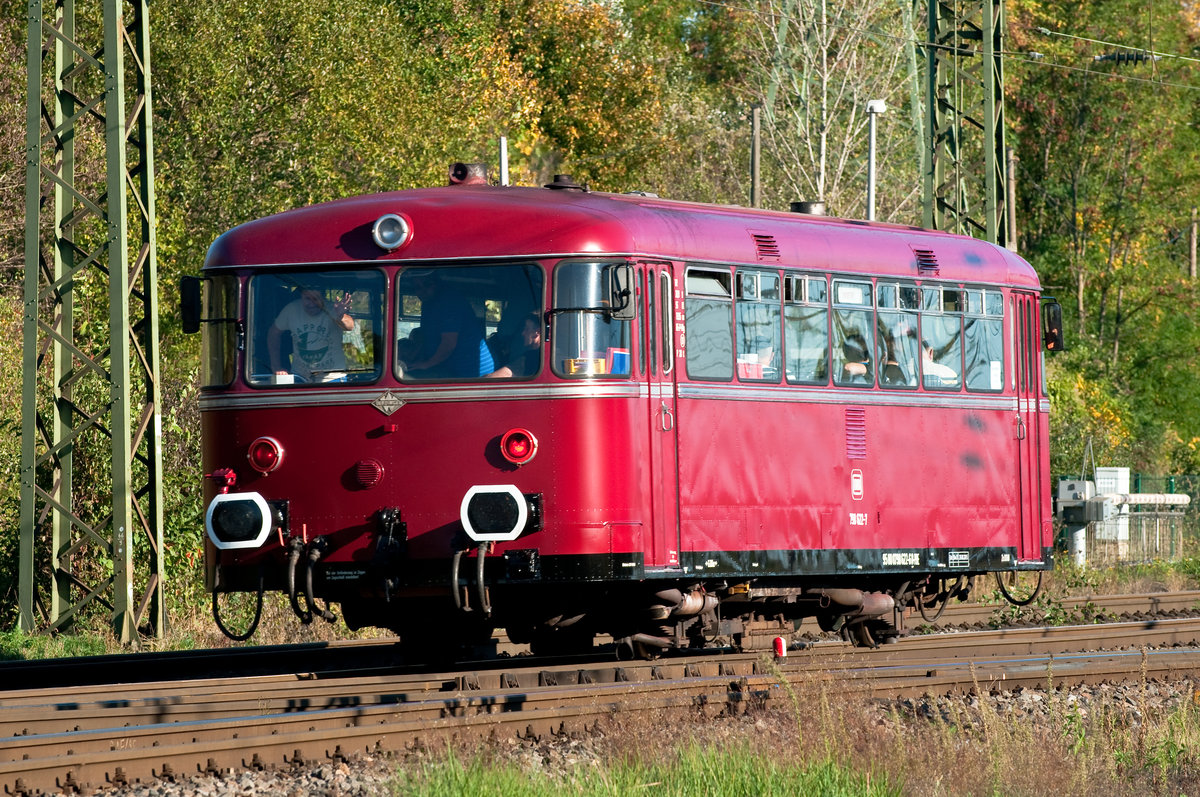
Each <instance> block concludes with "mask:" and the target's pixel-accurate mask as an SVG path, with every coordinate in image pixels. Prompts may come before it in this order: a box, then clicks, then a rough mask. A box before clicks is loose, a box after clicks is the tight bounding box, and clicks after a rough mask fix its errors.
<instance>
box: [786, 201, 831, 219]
mask: <svg viewBox="0 0 1200 797" xmlns="http://www.w3.org/2000/svg"><path fill="white" fill-rule="evenodd" d="M789 207H790V208H791V210H792V212H793V213H804V214H806V215H809V216H824V215H825V203H824V202H793V203H792V204H791V205H790V206H789Z"/></svg>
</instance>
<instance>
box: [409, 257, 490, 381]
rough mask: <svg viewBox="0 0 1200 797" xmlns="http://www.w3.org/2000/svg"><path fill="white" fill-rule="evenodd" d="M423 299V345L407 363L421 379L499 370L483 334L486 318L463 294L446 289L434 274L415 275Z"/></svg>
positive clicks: (466, 375)
mask: <svg viewBox="0 0 1200 797" xmlns="http://www.w3.org/2000/svg"><path fill="white" fill-rule="evenodd" d="M414 290H415V292H416V294H417V297H418V298H419V299H420V300H421V349H420V351H419V352H418V353H417V356H416V357H415V358H414V362H410V363H407V371H408V375H410V376H413V377H417V378H420V379H460V378H472V377H480V376H487V375H488V374H490V373H492V371H494V370H496V368H495V364H494V363H493V361H492V354H491V351H490V350H489V349H488V347H487V342H486V341H485V340H484V337H483V322H482V321H480V319H479V317H478V316H476V315H475V311H474V310H472V309H471V305H470V304H469V303H468V302H467V300H466V299H464V298H463V297H462V296H460V295H458V294H456V293H453V292H451V291H449V290H447V289H446V286H445V285H444V284H443V283H442V282H441V280H439V279H438V278H437V276H436V275H434V274H421V275H419V276H417V277H416V278H415V279H414Z"/></svg>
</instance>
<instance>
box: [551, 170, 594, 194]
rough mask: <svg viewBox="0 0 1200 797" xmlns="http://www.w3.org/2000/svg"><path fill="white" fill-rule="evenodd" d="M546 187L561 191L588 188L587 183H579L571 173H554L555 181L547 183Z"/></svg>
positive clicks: (584, 189) (585, 189)
mask: <svg viewBox="0 0 1200 797" xmlns="http://www.w3.org/2000/svg"><path fill="white" fill-rule="evenodd" d="M545 187H546V188H554V189H557V190H559V191H587V190H588V187H587V184H586V183H585V184H584V185H580V184H579V183H577V182H575V181H574V180H572V179H571V175H569V174H556V175H554V182H552V183H546V185H545Z"/></svg>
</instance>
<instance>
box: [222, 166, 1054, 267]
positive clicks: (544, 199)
mask: <svg viewBox="0 0 1200 797" xmlns="http://www.w3.org/2000/svg"><path fill="white" fill-rule="evenodd" d="M386 213H399V214H403V215H405V216H407V218H408V219H409V221H410V223H411V225H412V230H413V232H412V238H411V240H410V241H409V243H408V244H407V245H405V246H404V247H402V248H401V249H399V250H397V251H395V252H384V251H383V250H381V249H380V248H379V247H378V246H376V245H375V243H374V242H373V241H372V239H371V227H372V225H373V224H374V222H375V220H376V219H377V218H379V217H380V216H382V215H384V214H386ZM918 253H921V254H920V257H921V260H922V261H924V262H925V263H926V264H927V265H928V264H930V263H931V262H932V263H934V264H936V268H937V271H938V276H939V277H940V278H942V279H949V280H955V281H964V282H984V283H1010V284H1014V285H1023V286H1029V287H1034V288H1036V287H1037V286H1038V279H1037V276H1036V275H1035V274H1034V272H1033V269H1032V268H1031V267H1030V266H1029V264H1028V263H1026V262H1025V261H1024V260H1022V259H1021V258H1020V257H1018V256H1016V255H1015V254H1013V253H1011V252H1009V251H1008V250H1006V249H1003V248H1001V247H997V246H994V245H992V244H989V243H987V242H985V241H980V240H977V239H974V238H969V237H965V236H959V235H950V234H947V233H940V232H934V231H930V230H922V229H919V228H916V227H905V226H900V225H894V224H885V223H880V222H865V221H850V220H844V219H836V218H831V217H819V216H809V215H803V214H798V213H784V212H777V211H764V210H753V209H749V208H742V207H732V206H722V205H704V204H698V203H690V202H678V201H669V200H664V199H659V198H656V197H650V196H642V195H635V194H606V193H598V192H583V191H577V190H561V189H547V188H524V187H512V186H508V187H501V186H449V187H444V188H421V189H413V190H408V191H395V192H389V193H381V194H371V195H365V196H359V197H352V198H348V199H341V200H336V201H333V202H327V203H324V204H320V205H313V206H311V207H306V208H299V209H297V210H291V211H287V212H284V213H280V214H278V215H274V216H269V217H266V218H262V219H258V220H255V221H251V222H248V223H246V224H243V225H241V226H239V227H235V228H234V229H232V230H230V231H229V232H226V233H225V234H224V235H222V236H221V237H219V238H218V239H217V240H216V241H214V242H213V244H212V246H211V247H210V248H209V251H208V257H207V259H206V261H205V267H206V268H219V267H222V266H241V265H263V266H268V265H278V266H281V267H290V266H296V265H301V264H323V265H324V264H337V263H359V264H361V263H364V262H367V263H370V262H377V263H385V262H389V261H408V260H421V261H428V260H437V259H444V258H457V259H464V258H465V259H474V258H495V257H546V256H561V255H577V254H597V255H604V254H613V255H647V256H654V257H657V258H669V259H673V260H685V261H692V262H710V263H724V264H737V265H746V264H751V265H754V264H757V265H763V266H768V267H777V266H784V267H792V268H804V269H813V270H819V271H824V270H828V271H835V272H850V273H854V272H864V273H879V272H891V273H895V274H896V275H897V276H901V277H905V276H907V277H919V276H927V274H923V273H921V272H920V271H919V261H918Z"/></svg>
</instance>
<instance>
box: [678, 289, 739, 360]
mask: <svg viewBox="0 0 1200 797" xmlns="http://www.w3.org/2000/svg"><path fill="white" fill-rule="evenodd" d="M686 286H687V299H686V303H685V304H686V306H685V310H686V316H687V317H686V320H685V323H686V327H685V331H686V340H687V371H688V377H690V378H692V379H714V380H729V379H732V378H733V301H732V299H733V292H732V290H731V288H732V275H731V274H730V273H729V272H727V271H708V270H703V269H688V271H687V277H686Z"/></svg>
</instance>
